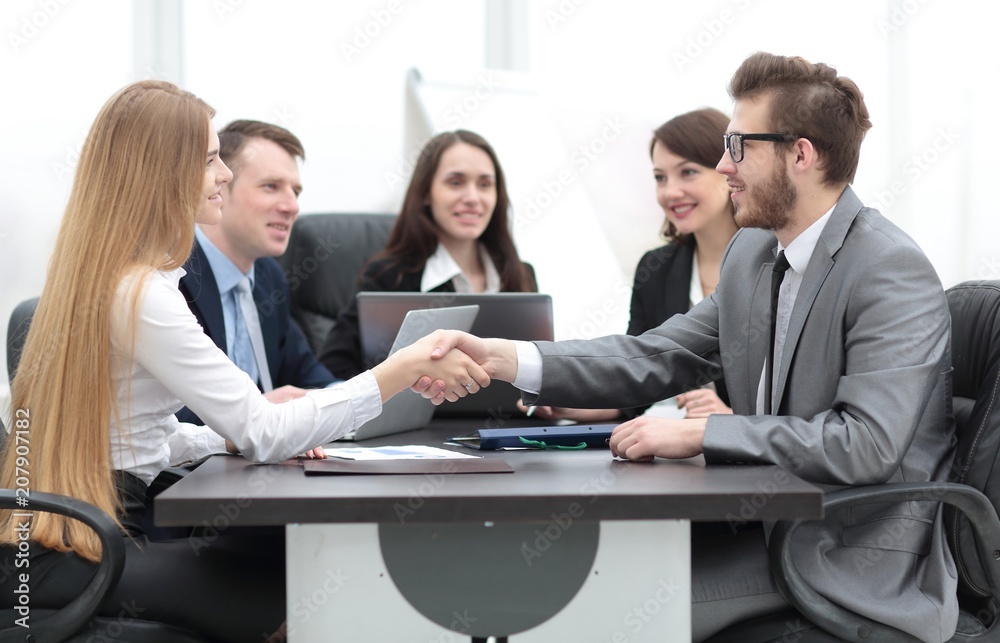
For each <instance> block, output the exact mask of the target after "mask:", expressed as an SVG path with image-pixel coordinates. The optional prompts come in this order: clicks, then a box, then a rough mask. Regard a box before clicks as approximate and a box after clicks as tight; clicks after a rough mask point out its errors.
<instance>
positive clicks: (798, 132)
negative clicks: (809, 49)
mask: <svg viewBox="0 0 1000 643" xmlns="http://www.w3.org/2000/svg"><path fill="white" fill-rule="evenodd" d="M765 93H769V94H770V95H771V105H770V119H771V127H772V128H773V129H772V131H774V132H777V133H780V134H794V135H795V136H798V137H800V138H806V139H809V141H810V142H811V143H812V144H813V147H815V148H816V151H817V153H818V156H819V160H820V163H821V167H822V168H823V171H824V173H825V175H826V176H825V178H824V179H823V183H824V184H826V185H829V186H833V187H836V186H842V185H847V184H848V183H851V182H852V181H854V173H855V172H856V171H857V169H858V159H859V158H860V156H861V141H862V140H864V138H865V132H867V131H868V130H869V129H870V128H871V126H872V122H871V120H869V118H868V108H867V107H865V100H864V97H863V96H862V95H861V90H860V89H858V86H857V85H856V84H855V83H854V81H853V80H851V79H850V78H847V77H845V76H838V75H837V70H836V69H834V68H833V67H831V66H829V65H826V64H823V63H815V64H814V63H810V62H809V61H807V60H805V59H803V58H800V57H798V56H795V57H789V56H776V55H774V54H769V53H764V52H757V53H755V54H752V55H750V57H748V58H747V59H746V60H744V61H743V64H742V65H740V68H739V69H737V70H736V73H735V74H733V78H732V80H730V81H729V95H730V96H732V97H733V99H734V100H753V99H756V98H758V97H760V96H762V95H763V94H765Z"/></svg>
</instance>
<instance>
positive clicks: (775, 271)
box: [764, 250, 788, 414]
mask: <svg viewBox="0 0 1000 643" xmlns="http://www.w3.org/2000/svg"><path fill="white" fill-rule="evenodd" d="M771 270H772V272H771V350H769V351H768V353H767V369H766V375H765V378H766V379H765V380H764V404H765V405H767V406H766V408H767V409H768V412H769V413H771V414H774V412H775V410H776V409H775V408H774V400H773V398H772V396H773V392H772V390H771V387H772V385H773V382H774V335H775V330H776V327H777V323H778V291H779V290H781V282H782V281H784V279H785V271H786V270H788V259H785V251H784V250H782V251H781V252H779V253H778V259H777V261H775V262H774V267H773V268H772V269H771Z"/></svg>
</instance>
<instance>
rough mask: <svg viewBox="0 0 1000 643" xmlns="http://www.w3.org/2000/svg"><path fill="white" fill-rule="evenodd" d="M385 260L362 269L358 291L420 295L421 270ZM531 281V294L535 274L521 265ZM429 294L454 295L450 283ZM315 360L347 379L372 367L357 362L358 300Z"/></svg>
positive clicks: (353, 300)
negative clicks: (405, 267)
mask: <svg viewBox="0 0 1000 643" xmlns="http://www.w3.org/2000/svg"><path fill="white" fill-rule="evenodd" d="M388 265H389V260H388V259H380V260H378V261H373V262H371V263H369V264H368V265H366V266H365V267H364V268H363V269H362V272H361V278H360V279H359V281H358V290H357V292H361V291H377V292H420V280H421V279H422V278H423V276H424V271H423V269H421V270H420V271H418V272H403V271H402V269H401V268H400V267H399V266H398V265H396V266H391V267H388V269H387V266H388ZM523 265H524V268H525V270H527V272H528V276H529V277H530V281H531V288H532V292H537V290H538V286H537V282H536V281H535V270H534V268H532V267H531V264H528V263H524V264H523ZM431 292H455V287H454V286H453V285H452V284H451V281H450V280H449V281H447V282H445V283H443V284H441V285H440V286H438V287H436V288H432V289H431ZM319 359H320V361H321V362H323V364H324V365H325V366H326V367H327V368H328V369H330V372H331V373H333V374H334V375H336V376H337V377H340V378H343V379H348V378H351V377H354V376H355V375H357V374H358V373H361V372H363V371H366V370H368V369H370V368H371V367H372V366H375V364H365V363H364V360H363V359H362V358H361V328H360V324H359V322H358V300H357V298H356V297H352V298H351V300H350V303H348V305H347V306H346V307H345V308H344V310H343V311H342V312H341V313H340V315H339V316H338V317H337V323H336V324H334V326H333V330H331V331H330V334H329V335H327V338H326V341H325V342H324V343H323V348H322V350H320V352H319Z"/></svg>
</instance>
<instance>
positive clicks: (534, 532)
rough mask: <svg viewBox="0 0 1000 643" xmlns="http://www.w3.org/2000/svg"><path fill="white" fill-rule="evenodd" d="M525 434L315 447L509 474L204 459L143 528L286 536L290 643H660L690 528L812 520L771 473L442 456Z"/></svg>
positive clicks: (517, 455) (798, 492) (684, 588)
mask: <svg viewBox="0 0 1000 643" xmlns="http://www.w3.org/2000/svg"><path fill="white" fill-rule="evenodd" d="M542 423H544V422H538V421H537V420H536V421H532V420H531V419H527V418H524V417H523V416H521V417H520V419H516V418H514V417H492V418H488V419H485V420H484V419H474V418H435V419H434V420H433V421H432V422H431V424H430V425H429V426H428V427H426V428H424V429H420V430H418V431H411V432H405V433H399V434H395V435H391V436H386V437H382V438H376V439H372V440H366V441H363V442H359V443H356V444H355V443H336V444H334V445H331V447H330V448H338V447H339V446H366V447H367V446H388V445H430V446H436V447H440V448H445V449H451V450H456V451H462V452H465V453H473V454H475V455H481V456H482V457H484V458H498V459H502V460H503V461H505V462H506V463H507V464H509V465H510V468H511V469H512V470H513V473H472V474H467V473H446V472H445V471H446V470H447V469H442V472H439V473H423V474H420V475H320V476H312V475H311V476H307V475H305V473H304V470H303V466H302V464H301V461H298V460H289V461H287V462H284V463H281V464H276V465H256V464H252V463H250V462H248V461H246V460H244V459H243V458H240V457H237V456H214V457H212V458H210V459H209V460H207V461H206V462H205V463H203V464H202V465H201V466H199V467H198V468H197V469H195V470H194V471H193V472H191V473H190V474H189V475H187V476H186V477H184V478H183V479H182V480H181V481H179V482H178V483H176V484H175V485H174V486H173V487H171V488H170V489H168V490H167V491H165V492H164V493H162V494H161V495H160V496H158V497H157V498H156V501H155V519H156V523H157V524H158V525H161V526H183V525H195V526H198V527H200V529H199V530H198V533H199V535H198V536H197V537H196V538H201V539H202V542H201V543H200V545H207V544H210V542H211V540H212V539H213V538H214V537H217V533H218V531H217V530H219V529H225V528H228V527H230V526H234V525H235V526H258V527H259V526H267V525H272V526H278V525H283V526H285V534H286V552H287V601H288V612H287V613H288V634H289V640H290V641H292V642H293V643H296V642H311V641H326V640H337V641H352V642H355V641H414V642H420V643H427V642H442V643H443V642H446V641H463V640H464V641H468V640H472V641H486V640H487V639H488V637H495V640H496V641H510V642H512V643H513V642H516V643H541V642H543V641H544V642H551V641H592V642H594V643H626V642H628V643H635V642H641V641H657V642H658V643H662V642H663V641H690V640H691V634H690V628H691V625H690V573H691V572H690V564H691V562H690V523H691V521H717V522H721V523H723V524H724V525H725V527H723V529H725V528H728V527H731V528H734V529H735V528H737V527H738V526H740V525H745V524H747V523H749V522H752V521H759V520H776V519H791V518H806V519H809V518H819V517H822V500H823V494H822V491H821V490H819V489H818V488H816V487H814V486H812V485H810V484H808V483H806V482H804V481H802V480H801V479H799V478H796V477H795V476H794V475H792V474H790V473H788V472H786V471H783V470H782V469H780V468H778V467H774V466H746V465H712V466H706V465H705V463H704V460H703V459H702V458H701V457H697V458H691V459H688V460H679V461H666V460H660V459H657V460H655V461H653V462H649V463H639V462H625V461H619V460H615V459H613V458H612V457H611V455H610V452H609V451H608V450H605V449H584V450H538V449H531V450H517V451H499V452H479V451H474V450H470V449H467V448H464V447H460V446H454V445H448V444H446V442H447V441H448V439H449V438H450V437H453V436H457V435H461V434H465V433H468V432H470V431H472V430H474V429H476V428H481V427H484V426H488V427H492V428H497V427H518V426H529V425H532V426H533V425H538V424H542ZM442 462H443V463H448V462H455V461H453V460H445V461H442ZM442 466H446V464H443V465H442ZM195 544H198V543H195Z"/></svg>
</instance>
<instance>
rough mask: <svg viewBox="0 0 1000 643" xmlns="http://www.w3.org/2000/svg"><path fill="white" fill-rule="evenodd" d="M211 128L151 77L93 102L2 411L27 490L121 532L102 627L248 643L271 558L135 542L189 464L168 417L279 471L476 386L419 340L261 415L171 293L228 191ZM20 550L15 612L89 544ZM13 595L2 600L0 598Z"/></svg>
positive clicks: (267, 622)
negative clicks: (68, 503) (98, 106)
mask: <svg viewBox="0 0 1000 643" xmlns="http://www.w3.org/2000/svg"><path fill="white" fill-rule="evenodd" d="M213 115H214V111H213V110H212V108H210V107H209V106H208V105H206V104H205V103H204V102H202V101H201V100H200V99H198V98H197V97H195V96H194V95H193V94H191V93H189V92H185V91H182V90H180V89H178V88H177V87H175V86H174V85H172V84H170V83H167V82H162V81H143V82H138V83H134V84H132V85H129V86H127V87H125V88H123V89H122V90H120V91H119V92H117V93H116V94H115V95H114V96H112V97H111V98H110V99H109V100H108V102H107V103H106V104H105V105H104V107H103V108H102V110H101V112H100V113H99V114H98V116H97V119H96V120H95V122H94V125H93V127H92V128H91V130H90V133H89V134H88V136H87V139H86V142H85V143H84V147H83V150H82V152H81V155H80V161H79V165H78V167H77V172H76V176H75V179H74V182H73V187H72V191H71V193H70V197H69V202H68V204H67V206H66V211H65V214H64V216H63V221H62V226H61V228H60V231H59V235H58V237H57V240H56V246H55V251H54V253H53V256H52V259H51V261H50V265H49V269H48V274H47V276H46V281H45V287H44V290H43V291H42V295H41V299H40V302H39V305H38V309H37V311H36V313H35V317H34V320H33V322H32V325H31V329H30V331H29V334H28V337H27V341H26V344H25V348H24V352H23V354H22V357H21V362H20V367H19V370H18V374H17V377H16V378H15V380H14V382H13V383H12V394H13V409H15V410H22V411H23V413H24V414H27V415H28V416H29V417H30V430H29V433H28V439H29V443H30V448H31V458H30V488H31V490H32V491H47V492H54V493H59V494H64V495H68V496H73V497H75V498H78V499H80V500H84V501H86V502H88V503H90V504H93V505H95V506H97V507H99V508H100V509H102V510H104V511H105V512H107V513H108V514H110V515H111V516H114V517H115V518H116V520H117V521H118V523H119V524H120V526H121V528H122V533H123V537H124V538H126V548H127V552H128V554H127V561H126V565H125V572H124V574H123V576H122V580H121V582H120V583H119V585H118V587H117V589H116V591H115V593H114V595H113V596H112V598H111V599H110V600H109V601H108V602H107V610H108V614H109V615H111V616H117V615H118V614H119V612H120V611H121V605H122V603H123V602H125V603H127V604H134V605H137V606H138V607H139V608H141V609H142V610H143V611H142V612H141V618H144V619H148V620H153V621H161V622H167V623H173V624H176V625H179V626H182V627H185V628H188V629H192V630H195V631H198V632H201V633H203V634H204V635H206V636H208V637H210V638H212V639H213V640H224V641H248V640H256V639H257V638H259V637H261V634H262V633H266V632H275V631H278V630H279V629H280V626H281V624H282V622H283V620H284V614H285V604H284V570H283V554H284V552H283V551H278V552H274V551H271V552H255V553H253V555H252V556H251V555H247V554H245V553H242V551H241V550H240V549H239V548H238V547H228V546H226V545H225V544H224V543H223V542H221V541H223V540H225V539H220V542H219V543H218V544H216V543H213V544H212V546H210V547H192V546H191V543H189V542H186V541H184V540H179V541H171V542H149V541H148V540H147V539H146V537H145V535H144V534H143V533H142V528H141V522H142V517H143V513H144V511H145V497H146V492H147V486H148V485H149V484H150V483H151V482H152V481H153V479H154V478H155V477H156V476H157V475H158V474H159V473H160V472H161V471H162V470H163V469H165V468H167V467H168V466H170V465H172V464H175V463H176V462H179V461H181V460H182V459H187V458H190V457H192V456H197V455H199V452H198V449H199V445H198V444H197V441H196V440H192V438H191V436H192V435H195V436H196V435H198V433H197V432H195V433H188V432H187V431H188V428H189V427H187V426H185V425H181V424H180V423H178V421H177V419H176V418H175V417H174V415H173V413H174V412H175V411H177V410H179V409H180V408H181V407H182V406H185V405H186V406H188V407H189V408H191V409H192V410H193V411H195V412H196V413H197V414H198V415H199V416H201V418H203V419H204V420H205V421H206V423H207V425H208V426H209V427H211V429H212V430H213V431H215V432H216V433H218V434H219V435H221V436H222V437H224V438H226V439H227V440H228V441H230V442H231V443H232V444H233V445H234V447H235V448H236V449H238V450H239V451H240V452H241V453H242V454H243V455H244V456H245V457H247V458H248V459H251V460H253V461H256V462H279V461H281V460H284V459H287V458H289V457H292V456H294V455H296V454H298V453H302V452H304V451H306V450H308V449H311V448H313V447H315V446H317V445H320V444H323V443H325V442H328V441H330V440H333V439H336V438H337V437H339V436H340V435H342V434H344V433H345V432H347V431H349V430H350V429H352V428H354V427H356V426H358V425H360V424H361V423H363V422H365V421H367V420H368V419H370V418H372V417H374V416H376V415H378V413H379V412H381V405H382V403H383V402H384V401H385V400H386V399H388V398H389V397H392V395H394V394H395V393H397V392H399V391H401V390H402V389H404V388H407V387H410V386H411V385H414V384H415V383H418V380H419V383H421V384H422V388H424V389H428V388H433V389H439V390H443V391H444V392H445V393H446V395H447V397H448V398H449V399H452V400H454V399H457V398H458V397H462V396H464V395H466V394H467V393H468V392H475V391H476V390H478V388H479V387H480V386H485V385H487V384H488V383H489V377H488V376H487V375H486V373H485V372H484V371H483V370H482V369H481V368H480V367H479V366H478V365H476V364H475V362H473V361H472V360H471V359H469V358H467V357H466V356H464V355H463V354H461V353H457V352H456V353H455V354H453V355H451V356H449V359H448V360H447V364H446V365H443V366H442V367H440V368H439V367H437V365H436V364H431V363H430V362H429V360H428V359H427V358H426V356H427V355H429V354H430V352H431V348H430V345H429V344H426V342H425V341H423V340H422V341H421V342H418V343H417V344H415V345H414V346H413V347H412V349H407V350H403V351H400V352H398V353H397V354H396V355H394V356H393V357H391V358H390V359H389V360H387V361H386V362H384V363H383V364H382V365H380V366H378V367H376V368H374V369H372V370H371V371H366V372H364V373H362V374H361V375H358V376H357V377H355V378H353V379H351V380H349V381H347V382H344V383H343V384H341V385H339V386H337V387H334V388H331V389H322V390H317V391H310V392H308V393H307V394H306V395H305V396H303V397H302V398H300V399H296V400H292V401H290V402H286V403H284V404H271V403H270V402H268V401H267V400H266V399H265V398H264V397H263V396H262V395H261V393H260V391H259V390H258V389H257V387H256V385H255V384H254V383H253V382H252V381H251V380H250V378H249V377H248V376H247V375H246V374H245V373H243V371H241V370H240V369H239V368H238V367H237V366H235V365H234V364H233V363H232V362H231V361H230V360H229V359H228V358H227V357H226V355H225V354H224V353H222V352H221V351H220V350H219V349H218V348H217V347H216V346H215V344H214V343H213V342H212V340H211V339H209V338H208V337H207V336H206V335H205V334H204V333H203V332H202V330H201V327H200V326H199V325H198V324H197V322H196V321H195V318H194V317H193V315H192V314H191V312H190V310H189V309H188V307H187V304H186V303H185V301H184V298H183V296H182V295H181V294H180V292H179V291H178V290H177V282H178V280H179V279H180V276H181V274H182V270H181V265H182V264H183V263H184V261H185V259H186V258H187V256H188V254H189V253H190V251H191V248H192V244H193V236H194V225H195V222H198V223H206V224H212V223H216V222H218V221H219V220H220V218H221V216H222V209H223V203H222V193H223V192H222V186H223V185H224V184H225V183H227V182H228V181H229V180H231V178H232V173H231V172H230V171H229V169H228V168H227V167H226V165H225V163H224V162H223V160H222V159H221V158H219V156H218V149H219V139H218V136H217V134H216V133H215V129H214V128H213V126H212V123H211V119H212V116H213ZM427 375H429V376H430V377H422V376H427ZM432 379H433V384H431V380H432ZM418 388H420V387H418ZM13 442H14V441H13V440H8V442H7V444H8V448H7V450H6V451H5V452H4V454H3V460H2V462H0V486H3V487H6V488H13V487H14V486H15V478H16V475H17V474H18V472H17V471H16V468H15V457H14V456H15V452H14V448H13V447H12V446H11V445H12V444H13ZM16 527H17V522H16V521H15V520H14V518H13V516H12V515H11V512H8V511H5V512H0V543H2V544H3V549H4V554H5V555H6V556H8V560H13V558H12V554H13V549H12V545H16V543H17V535H16V532H15V528H16ZM30 537H31V541H32V544H33V547H32V553H31V559H30V561H31V570H32V574H31V579H32V583H33V584H32V587H31V598H32V606H33V607H38V608H43V607H46V606H47V605H51V606H60V605H62V604H64V603H65V602H67V601H68V600H69V599H70V598H71V597H73V596H74V595H75V594H77V593H78V592H79V590H80V589H81V588H82V587H83V586H84V585H85V584H86V582H87V581H88V580H89V578H90V576H91V575H92V574H93V571H94V561H97V560H99V559H100V556H101V552H100V545H99V543H98V541H97V538H96V536H95V535H94V534H93V533H92V532H91V531H90V530H89V529H87V528H86V527H84V526H83V525H81V524H79V523H76V522H74V521H72V520H69V519H67V518H65V517H62V516H56V515H52V514H45V513H41V512H39V513H36V514H35V515H34V516H33V518H32V520H31V529H30ZM11 577H12V575H8V577H7V578H6V579H4V580H0V587H5V586H3V582H7V583H9V582H12V578H11ZM0 591H2V590H0ZM14 596H15V594H13V592H12V591H4V593H3V599H2V600H5V601H7V602H10V601H12V600H13V598H14Z"/></svg>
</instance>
